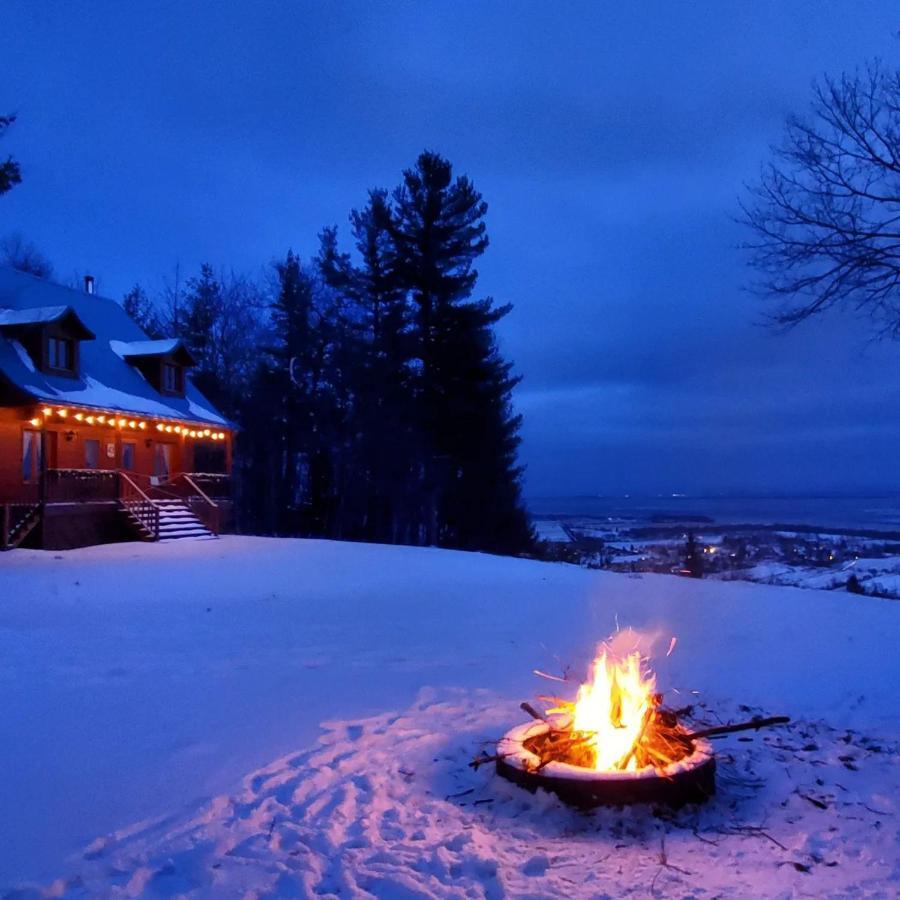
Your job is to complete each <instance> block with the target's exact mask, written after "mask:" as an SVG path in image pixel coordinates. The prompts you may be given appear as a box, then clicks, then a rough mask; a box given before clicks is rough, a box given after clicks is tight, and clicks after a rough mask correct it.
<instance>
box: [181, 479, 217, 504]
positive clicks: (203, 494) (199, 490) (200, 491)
mask: <svg viewBox="0 0 900 900" xmlns="http://www.w3.org/2000/svg"><path fill="white" fill-rule="evenodd" d="M181 477H182V478H183V479H184V480H185V481H186V482H187V483H188V484H189V485H190V486H191V487H192V488H193V489H194V490H195V491H196V492H197V493H198V494H199V495H200V496H201V497H202V498H203V499H204V500H205V501H206V502H207V503H208V504H209V505H210V506H213V507H215V508H216V509H218V508H219V504H218V503H216V501H215V500H212V499H210V498H209V497H207V496H206V492H205V491H204V490H203V489H202V488H201V487H200V486H199V485H198V484H197V482H195V481H194V479H193V478H191V476H190V475H188V473H187V472H182V473H181Z"/></svg>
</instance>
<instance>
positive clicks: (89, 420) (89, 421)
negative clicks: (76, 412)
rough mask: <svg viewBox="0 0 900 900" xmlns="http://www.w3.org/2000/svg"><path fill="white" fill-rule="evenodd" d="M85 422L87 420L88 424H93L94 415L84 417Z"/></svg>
mask: <svg viewBox="0 0 900 900" xmlns="http://www.w3.org/2000/svg"><path fill="white" fill-rule="evenodd" d="M85 422H87V423H88V425H93V424H94V417H93V416H88V417H87V418H86V419H85Z"/></svg>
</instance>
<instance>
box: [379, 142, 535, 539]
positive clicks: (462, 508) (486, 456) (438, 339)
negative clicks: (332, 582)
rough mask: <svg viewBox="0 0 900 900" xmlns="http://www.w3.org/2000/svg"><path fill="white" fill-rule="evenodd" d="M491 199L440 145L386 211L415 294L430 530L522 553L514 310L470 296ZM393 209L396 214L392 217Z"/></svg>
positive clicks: (426, 531)
mask: <svg viewBox="0 0 900 900" xmlns="http://www.w3.org/2000/svg"><path fill="white" fill-rule="evenodd" d="M486 212H487V204H486V203H485V202H484V200H483V199H482V197H481V194H480V193H478V191H477V190H476V189H475V187H474V185H473V184H472V183H471V182H470V181H469V179H468V178H466V177H465V176H462V177H457V178H456V179H455V180H454V178H453V174H452V168H451V165H450V163H449V162H448V161H447V160H445V159H443V158H442V157H440V156H439V155H437V154H435V153H429V152H425V153H423V154H421V155H420V156H419V158H418V160H417V162H416V165H415V167H414V168H412V169H408V170H407V171H406V172H405V173H404V176H403V183H402V184H401V185H400V187H398V188H397V189H396V190H395V191H394V193H393V210H388V209H387V208H385V209H382V210H381V211H380V214H381V215H382V216H384V217H385V218H386V221H385V222H384V224H385V227H386V228H388V229H389V231H390V233H391V236H392V237H393V240H394V243H395V245H396V248H397V256H398V263H397V271H398V276H399V279H400V283H401V284H402V286H403V287H404V288H406V289H407V290H408V291H409V294H410V297H411V299H412V302H413V304H414V311H415V312H414V322H413V335H414V356H415V359H416V362H417V372H416V375H415V378H414V396H415V402H416V414H417V420H418V425H419V431H420V434H421V439H422V442H423V443H422V453H421V455H420V459H419V480H420V490H421V495H422V499H423V503H422V509H421V511H420V522H421V525H422V537H423V539H424V540H425V541H426V542H427V543H431V544H441V545H444V546H451V547H462V548H470V549H482V550H493V551H498V552H516V551H521V550H524V549H526V548H528V547H529V546H530V544H531V541H532V535H531V531H530V528H529V525H528V520H527V517H526V514H525V512H524V510H523V508H522V505H521V498H520V492H521V486H520V482H521V468H520V467H519V466H518V465H517V463H516V451H517V447H518V444H519V437H518V429H519V425H520V419H519V418H518V417H517V416H515V415H513V413H512V409H511V394H512V390H513V388H514V387H515V385H516V384H517V381H518V379H517V378H515V377H513V376H512V374H511V364H510V363H508V362H506V361H505V360H504V359H503V358H502V356H501V355H500V353H499V350H498V348H497V345H496V340H495V337H494V331H493V329H494V326H495V325H496V323H497V322H498V321H499V320H500V319H502V318H503V317H504V316H505V315H506V314H507V313H508V312H509V310H510V307H509V306H508V305H507V306H497V307H495V306H494V304H493V301H492V300H491V299H490V298H487V299H483V300H472V299H470V298H471V296H472V294H473V292H474V289H475V284H476V282H477V279H478V273H477V271H476V270H475V268H474V263H475V261H476V260H477V259H478V257H479V256H481V254H482V253H484V251H485V249H486V248H487V245H488V238H487V234H486V226H485V222H484V216H485V214H486ZM388 214H389V215H388Z"/></svg>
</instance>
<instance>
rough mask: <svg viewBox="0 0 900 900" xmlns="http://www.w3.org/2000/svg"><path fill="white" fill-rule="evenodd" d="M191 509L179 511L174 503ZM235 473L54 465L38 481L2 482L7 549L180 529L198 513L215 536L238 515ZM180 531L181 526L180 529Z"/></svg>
mask: <svg viewBox="0 0 900 900" xmlns="http://www.w3.org/2000/svg"><path fill="white" fill-rule="evenodd" d="M182 509H183V510H185V513H184V514H183V515H180V516H175V515H174V513H173V511H174V510H182ZM231 511H232V497H231V479H230V476H228V475H223V474H218V473H206V472H179V473H176V474H173V475H170V476H168V477H166V478H160V477H156V476H149V475H143V474H140V473H137V472H133V471H127V470H125V469H60V468H52V469H46V470H45V471H44V472H43V473H41V476H40V478H39V479H37V480H36V481H31V482H19V483H13V484H10V483H3V482H0V550H10V549H12V548H13V547H17V546H20V545H22V544H24V543H25V542H26V541H27V542H28V545H30V546H38V547H44V548H45V549H57V550H58V549H70V548H72V547H82V546H88V545H90V544H97V543H109V542H113V541H127V540H145V541H157V540H160V539H161V538H164V537H175V536H180V535H181V534H182V532H183V529H182V531H178V529H174V528H173V527H172V526H171V521H172V520H173V519H174V518H176V517H178V518H181V519H183V520H187V519H189V518H193V519H195V520H196V521H197V522H198V523H201V525H202V528H203V529H205V531H206V532H208V533H209V534H210V535H212V536H217V535H219V534H220V533H221V532H222V531H223V530H227V529H228V527H229V526H230V523H231ZM176 532H177V533H176Z"/></svg>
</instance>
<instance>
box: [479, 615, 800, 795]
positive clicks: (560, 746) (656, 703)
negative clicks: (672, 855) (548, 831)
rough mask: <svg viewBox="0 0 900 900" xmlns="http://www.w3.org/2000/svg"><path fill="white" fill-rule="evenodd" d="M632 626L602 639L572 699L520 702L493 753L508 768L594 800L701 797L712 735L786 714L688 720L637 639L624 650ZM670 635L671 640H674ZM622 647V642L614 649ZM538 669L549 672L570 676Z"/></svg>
mask: <svg viewBox="0 0 900 900" xmlns="http://www.w3.org/2000/svg"><path fill="white" fill-rule="evenodd" d="M636 637H637V636H636V635H635V633H634V632H620V633H619V635H618V636H617V637H616V638H615V639H614V640H612V641H610V642H605V643H604V644H603V645H601V648H600V650H599V653H598V656H597V658H596V659H595V660H594V661H593V664H592V666H591V672H590V678H589V680H588V681H587V682H586V683H584V684H582V685H581V686H580V688H579V689H578V693H577V696H576V698H575V700H574V701H571V700H566V699H564V698H560V697H556V696H542V697H540V699H541V700H542V701H544V702H545V703H547V704H549V705H550V707H549V708H548V709H547V711H546V712H544V713H541V712H540V711H538V710H537V709H535V707H533V706H532V705H531V704H530V703H522V704H521V708H522V709H523V710H524V711H525V712H526V713H527V714H528V715H529V716H530V717H531V719H532V720H533V721H532V722H530V723H528V724H526V725H522V726H520V727H519V728H515V729H513V730H512V731H510V732H509V733H508V734H507V735H506V736H505V737H504V738H503V740H501V741H500V742H499V744H498V747H497V753H496V755H494V756H487V755H482V756H481V757H479V758H478V759H476V760H474V761H473V763H472V765H473V766H474V767H476V768H477V767H478V766H479V765H482V764H483V763H486V762H495V763H496V765H497V771H498V773H500V774H501V775H503V776H504V777H506V778H508V779H510V780H511V781H515V782H517V783H519V784H521V785H523V786H524V787H527V788H529V789H530V790H534V789H536V788H537V787H544V788H547V789H548V790H551V791H554V792H556V793H557V794H559V795H560V796H561V797H563V798H564V799H566V800H567V801H569V802H572V803H573V804H576V805H580V806H596V805H601V804H614V805H617V804H621V803H633V802H665V803H669V804H671V805H676V806H677V805H681V804H683V803H689V802H700V801H702V800H705V799H706V798H707V797H709V796H710V795H711V794H712V793H713V792H714V791H715V758H714V756H713V752H712V747H711V745H710V744H709V743H708V741H707V738H709V737H715V736H719V735H725V734H729V733H731V732H736V731H745V730H750V729H758V728H764V727H768V726H771V725H780V724H783V723H785V722H787V721H789V720H788V718H787V717H786V716H772V717H769V718H766V719H762V718H756V719H753V720H751V721H749V722H742V723H737V724H733V725H719V726H715V727H712V728H705V729H700V730H689V729H688V728H686V727H685V726H684V725H682V724H681V722H680V721H679V716H680V715H690V714H691V711H692V710H691V707H685V708H684V709H680V710H672V709H665V708H664V707H663V706H662V699H663V698H662V695H661V694H659V693H657V691H656V680H655V678H654V676H653V674H652V673H651V672H650V671H649V669H648V668H647V667H646V665H645V663H646V660H645V659H644V657H642V656H641V654H640V652H639V651H638V650H637V649H636V646H637V641H636V640H635V641H634V643H632V644H631V646H630V647H627V648H626V649H625V652H622V650H621V648H622V646H623V641H625V642H627V641H629V640H631V639H632V638H635V639H636ZM672 646H674V642H673V643H672V644H670V652H671V648H672ZM617 648H618V649H617ZM535 673H536V674H538V675H540V676H541V677H544V678H548V677H549V678H550V680H553V681H559V682H568V678H567V677H565V678H558V677H555V676H548V675H547V674H546V673H544V672H540V671H538V670H535Z"/></svg>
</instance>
